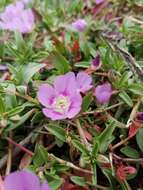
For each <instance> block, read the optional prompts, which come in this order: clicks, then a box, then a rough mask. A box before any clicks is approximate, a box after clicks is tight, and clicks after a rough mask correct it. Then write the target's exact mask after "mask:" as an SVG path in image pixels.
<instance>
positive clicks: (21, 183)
mask: <svg viewBox="0 0 143 190" xmlns="http://www.w3.org/2000/svg"><path fill="white" fill-rule="evenodd" d="M24 189H25V190H50V188H49V186H48V183H47V182H46V181H45V182H43V183H42V184H40V181H39V179H38V177H37V176H36V175H35V174H33V173H32V172H29V171H17V172H13V173H11V174H9V175H8V176H6V178H5V180H4V182H3V181H2V180H1V179H0V190H24Z"/></svg>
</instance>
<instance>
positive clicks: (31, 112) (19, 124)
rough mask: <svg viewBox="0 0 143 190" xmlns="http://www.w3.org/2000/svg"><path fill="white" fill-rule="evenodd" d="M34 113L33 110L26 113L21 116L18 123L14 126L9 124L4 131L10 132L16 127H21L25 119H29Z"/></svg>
mask: <svg viewBox="0 0 143 190" xmlns="http://www.w3.org/2000/svg"><path fill="white" fill-rule="evenodd" d="M34 112H35V109H32V110H30V111H29V112H27V113H26V114H25V115H23V116H22V117H21V119H20V121H18V122H17V123H16V124H13V123H12V124H11V125H10V126H8V127H7V128H6V129H5V131H11V130H13V129H16V128H17V127H19V126H21V125H22V124H23V123H24V122H25V121H26V120H27V119H29V117H30V116H31V115H32V114H33V113H34Z"/></svg>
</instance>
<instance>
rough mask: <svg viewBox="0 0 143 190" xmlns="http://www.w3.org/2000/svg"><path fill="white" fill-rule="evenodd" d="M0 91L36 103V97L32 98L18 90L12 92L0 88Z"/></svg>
mask: <svg viewBox="0 0 143 190" xmlns="http://www.w3.org/2000/svg"><path fill="white" fill-rule="evenodd" d="M0 92H2V93H6V94H10V95H15V96H18V97H20V98H23V99H25V100H28V101H29V102H32V103H34V104H38V101H37V100H36V99H34V98H32V97H31V96H29V95H23V94H20V93H19V92H12V91H10V90H6V91H4V90H1V89H0Z"/></svg>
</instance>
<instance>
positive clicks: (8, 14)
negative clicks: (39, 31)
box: [0, 2, 34, 33]
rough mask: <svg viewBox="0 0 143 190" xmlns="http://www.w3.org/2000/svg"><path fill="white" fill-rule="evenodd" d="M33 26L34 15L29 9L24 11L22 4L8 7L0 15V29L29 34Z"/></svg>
mask: <svg viewBox="0 0 143 190" xmlns="http://www.w3.org/2000/svg"><path fill="white" fill-rule="evenodd" d="M33 26H34V14H33V12H32V10H31V9H25V7H24V4H23V3H22V2H16V3H15V4H10V5H8V6H7V7H6V8H5V10H4V12H3V13H1V14H0V28H2V29H4V30H10V31H15V30H17V31H19V32H21V33H29V32H31V31H32V29H33Z"/></svg>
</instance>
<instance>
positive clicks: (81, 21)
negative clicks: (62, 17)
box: [72, 19, 87, 32]
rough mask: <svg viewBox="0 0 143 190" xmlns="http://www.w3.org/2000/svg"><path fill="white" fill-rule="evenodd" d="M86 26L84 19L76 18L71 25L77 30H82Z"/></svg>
mask: <svg viewBox="0 0 143 190" xmlns="http://www.w3.org/2000/svg"><path fill="white" fill-rule="evenodd" d="M86 26H87V23H86V21H85V20H84V19H78V20H76V21H75V22H73V23H72V27H73V28H74V29H75V30H77V31H79V32H83V31H84V30H85V28H86Z"/></svg>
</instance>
